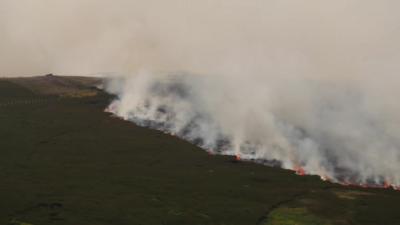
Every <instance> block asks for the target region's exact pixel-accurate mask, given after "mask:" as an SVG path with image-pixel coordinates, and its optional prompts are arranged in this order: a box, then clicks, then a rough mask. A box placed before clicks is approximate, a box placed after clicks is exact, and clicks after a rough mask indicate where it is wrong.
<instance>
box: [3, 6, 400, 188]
mask: <svg viewBox="0 0 400 225" xmlns="http://www.w3.org/2000/svg"><path fill="white" fill-rule="evenodd" d="M399 6H400V2H399V1H396V0H382V1H375V0H336V1H322V0H297V1H294V0H253V1H243V0H203V1H194V0H170V1H162V0H147V1H143V0H131V1H128V0H116V1H112V2H111V1H106V0H79V1H78V0H70V1H67V0H59V1H53V0H37V1H32V0H19V1H14V0H0V50H1V51H0V70H1V74H4V75H20V74H32V73H48V72H53V73H62V74H90V73H94V74H98V73H103V72H107V74H119V75H120V76H119V78H118V77H112V78H111V81H110V82H109V85H108V90H109V91H110V92H112V93H115V94H117V96H118V99H117V100H116V101H115V102H113V104H112V105H111V106H110V107H109V110H110V111H112V112H114V113H115V114H117V115H119V116H121V117H123V118H126V119H129V120H132V121H134V122H136V123H138V124H140V125H143V126H151V127H154V128H157V129H162V130H164V131H166V132H169V133H174V134H176V135H180V136H181V137H183V138H185V139H188V140H190V141H192V142H194V143H196V144H198V145H200V146H202V147H204V148H206V149H208V150H212V151H215V152H219V153H223V154H235V155H240V157H242V158H248V159H256V160H259V161H262V162H265V163H270V164H271V163H272V164H280V165H281V166H282V167H284V168H289V169H294V170H304V171H305V172H306V173H308V174H317V175H320V176H322V177H325V178H329V179H331V180H333V181H340V182H344V183H345V182H351V183H361V184H376V185H382V184H384V183H387V184H392V185H395V186H400V128H399V127H400V126H399V125H400V105H399V104H398V101H397V96H399V94H400V93H399V91H398V86H399V85H400V78H399V75H398V74H399V72H400V64H399V61H400V43H399V41H398V40H400V28H399V22H400V16H399V14H398V9H399ZM108 72H110V73H108ZM121 74H122V75H121ZM121 76H122V78H121Z"/></svg>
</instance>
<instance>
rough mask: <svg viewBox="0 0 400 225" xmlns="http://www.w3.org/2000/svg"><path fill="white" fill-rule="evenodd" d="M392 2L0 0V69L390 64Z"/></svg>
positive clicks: (321, 69)
mask: <svg viewBox="0 0 400 225" xmlns="http://www.w3.org/2000/svg"><path fill="white" fill-rule="evenodd" d="M399 6H400V2H399V1H396V0H382V1H376V0H336V1H325V0H296V1H295V0H252V1H242V0H202V1H195V0H170V1H164V0H146V1H143V0H115V1H108V0H57V1H54V0H18V1H15V0H0V74H1V75H3V76H4V75H30V74H41V73H48V72H54V73H61V74H88V73H98V72H122V73H132V72H135V71H137V70H141V69H150V70H154V69H162V70H194V71H198V72H201V73H226V72H228V71H229V72H237V73H242V72H244V73H250V72H253V73H262V72H265V71H270V70H271V67H274V68H273V70H278V71H280V73H291V72H292V71H290V70H291V69H292V70H298V69H306V70H310V71H308V74H313V76H317V75H316V74H318V76H328V77H332V76H335V77H337V76H347V77H349V76H352V77H355V76H358V75H357V74H358V71H357V72H354V73H353V74H352V75H349V74H348V73H349V72H351V71H352V70H359V69H361V68H362V67H365V66H364V64H368V65H371V64H381V63H386V64H388V67H393V66H395V63H393V62H394V61H397V60H398V59H399V46H400V44H399V42H398V41H397V40H399V39H400V35H399V34H400V29H399V24H400V23H399V21H400V20H399V18H400V16H399V15H400V14H399V13H398V9H399ZM238 62H240V63H238ZM374 68H376V67H374ZM380 69H381V68H380ZM388 69H391V68H388ZM344 73H346V75H343V74H344Z"/></svg>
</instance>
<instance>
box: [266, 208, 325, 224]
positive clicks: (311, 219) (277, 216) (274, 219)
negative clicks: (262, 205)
mask: <svg viewBox="0 0 400 225" xmlns="http://www.w3.org/2000/svg"><path fill="white" fill-rule="evenodd" d="M269 217H270V219H269V220H268V223H267V224H266V225H310V224H312V225H330V223H329V222H328V221H326V219H322V218H319V217H318V216H315V215H313V214H311V213H310V212H309V211H308V210H307V209H305V208H286V207H284V208H278V209H276V210H274V211H273V212H271V215H270V216H269Z"/></svg>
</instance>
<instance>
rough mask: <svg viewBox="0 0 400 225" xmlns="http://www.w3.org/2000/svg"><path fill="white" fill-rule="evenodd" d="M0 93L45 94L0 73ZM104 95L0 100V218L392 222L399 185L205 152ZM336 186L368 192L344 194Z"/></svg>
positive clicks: (246, 224) (44, 223) (87, 224)
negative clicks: (367, 183)
mask: <svg viewBox="0 0 400 225" xmlns="http://www.w3.org/2000/svg"><path fill="white" fill-rule="evenodd" d="M3 88H4V89H3ZM0 93H2V94H4V93H6V95H2V98H3V100H5V101H7V99H14V98H16V97H18V98H27V99H31V98H49V97H47V96H38V95H34V94H32V93H30V92H29V91H27V90H25V89H21V88H20V87H17V86H15V85H13V84H10V83H4V82H1V81H0ZM4 96H7V97H4ZM3 100H0V102H1V101H3ZM109 100H110V96H107V95H105V94H104V95H99V96H95V97H87V98H75V99H70V98H61V100H57V101H47V102H41V103H35V104H19V105H13V106H8V107H0V182H1V184H0V224H6V225H8V224H12V222H13V221H14V222H15V221H23V223H26V224H33V225H48V224H60V225H113V224H115V225H136V224H138V225H140V224H141V225H153V224H154V225H180V224H182V225H183V224H188V225H196V224H198V225H208V224H210V225H211V224H213V225H223V224H225V225H251V224H271V223H272V222H273V221H274V220H276V219H277V218H281V219H282V218H283V219H284V218H292V217H293V218H296V219H299V221H300V222H303V223H304V221H306V222H307V221H308V219H314V220H315V218H318V219H321V221H329V222H330V224H367V225H368V224H371V225H372V224H377V225H380V224H385V225H390V224H393V225H398V224H400V210H399V209H398V206H397V204H398V203H399V202H400V193H399V192H395V191H391V190H364V189H363V190H357V189H348V188H345V187H340V186H338V185H334V184H330V183H325V182H322V181H320V180H319V178H318V177H315V176H305V177H300V176H296V175H295V174H294V173H293V172H291V171H287V170H282V169H278V168H269V167H266V166H262V165H257V164H253V163H243V162H242V163H233V162H232V161H233V159H232V158H231V157H226V156H210V155H208V154H207V153H206V152H204V151H203V150H201V149H199V148H198V147H196V146H193V145H192V144H190V143H187V142H185V141H182V140H180V139H178V138H175V137H171V136H169V135H165V134H163V133H161V132H158V131H154V130H149V129H146V128H142V127H138V126H135V125H134V124H132V123H130V122H127V121H122V120H120V119H118V118H115V117H112V116H111V115H109V114H107V113H104V112H103V109H104V107H105V106H106V105H107V104H108V102H109ZM338 191H341V192H343V191H363V192H368V193H370V194H369V195H356V196H355V197H354V198H352V199H349V198H343V197H341V195H338V194H337V192H338ZM287 208H300V209H302V210H303V209H304V211H301V210H298V211H294V212H293V211H290V210H289V211H287V210H285V209H287ZM271 209H272V210H271ZM301 219H303V220H301ZM21 223H22V222H21ZM300 224H301V223H300Z"/></svg>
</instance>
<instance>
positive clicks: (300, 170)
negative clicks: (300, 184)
mask: <svg viewBox="0 0 400 225" xmlns="http://www.w3.org/2000/svg"><path fill="white" fill-rule="evenodd" d="M294 171H296V174H297V175H299V176H304V175H306V171H305V170H304V169H303V167H301V166H296V167H295V168H294Z"/></svg>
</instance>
